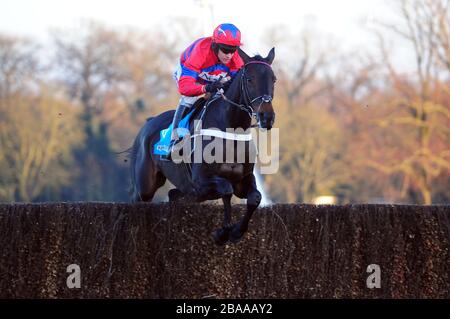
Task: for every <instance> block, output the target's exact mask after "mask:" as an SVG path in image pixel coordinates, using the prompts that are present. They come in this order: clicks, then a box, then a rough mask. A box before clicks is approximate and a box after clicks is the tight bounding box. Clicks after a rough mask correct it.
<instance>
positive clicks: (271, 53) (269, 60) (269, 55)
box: [265, 48, 275, 64]
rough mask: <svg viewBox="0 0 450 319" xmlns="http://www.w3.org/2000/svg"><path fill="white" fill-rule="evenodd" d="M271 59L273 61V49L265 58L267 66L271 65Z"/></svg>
mask: <svg viewBox="0 0 450 319" xmlns="http://www.w3.org/2000/svg"><path fill="white" fill-rule="evenodd" d="M273 59H275V48H272V50H270V52H269V54H268V55H267V57H266V58H265V60H266V62H267V63H269V64H272V62H273Z"/></svg>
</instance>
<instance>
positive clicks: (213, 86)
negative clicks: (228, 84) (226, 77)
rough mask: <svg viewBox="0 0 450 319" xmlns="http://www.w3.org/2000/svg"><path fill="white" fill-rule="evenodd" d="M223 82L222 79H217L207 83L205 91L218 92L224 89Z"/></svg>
mask: <svg viewBox="0 0 450 319" xmlns="http://www.w3.org/2000/svg"><path fill="white" fill-rule="evenodd" d="M223 86H224V85H223V83H220V81H216V82H213V83H210V84H206V85H205V92H209V93H216V92H217V90H219V89H222V88H223Z"/></svg>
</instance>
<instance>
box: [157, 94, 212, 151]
mask: <svg viewBox="0 0 450 319" xmlns="http://www.w3.org/2000/svg"><path fill="white" fill-rule="evenodd" d="M206 102H207V100H206V99H205V98H203V97H202V98H200V99H198V100H197V101H196V102H195V103H194V105H193V106H192V108H191V109H186V110H185V114H183V118H182V119H181V121H180V123H179V124H178V128H177V134H178V136H179V137H180V140H181V139H182V138H183V137H184V136H186V135H187V134H189V133H190V132H189V125H190V123H191V120H192V119H193V118H195V115H196V114H197V113H198V112H200V110H201V109H202V108H203V106H204V105H205V103H206ZM172 129H173V128H172V124H170V125H169V127H167V128H165V129H163V130H161V131H160V132H159V136H160V137H159V140H158V142H156V143H155V145H154V147H153V154H155V155H167V154H169V152H170V136H171V135H172Z"/></svg>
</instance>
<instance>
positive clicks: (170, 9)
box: [0, 0, 384, 49]
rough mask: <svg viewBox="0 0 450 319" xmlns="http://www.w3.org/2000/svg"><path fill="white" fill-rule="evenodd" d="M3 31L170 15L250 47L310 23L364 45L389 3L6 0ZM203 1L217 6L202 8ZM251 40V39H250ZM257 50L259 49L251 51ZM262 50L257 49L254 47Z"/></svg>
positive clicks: (0, 17) (148, 21)
mask: <svg viewBox="0 0 450 319" xmlns="http://www.w3.org/2000/svg"><path fill="white" fill-rule="evenodd" d="M0 1H1V2H3V3H2V4H1V5H0V31H3V32H8V33H17V34H26V35H31V36H36V37H39V38H40V37H45V35H46V34H47V31H48V29H49V28H51V27H69V28H72V27H76V26H77V24H78V23H79V22H80V20H81V19H83V18H84V19H85V18H89V19H95V20H98V21H101V22H104V23H106V24H107V25H113V26H122V25H127V26H134V27H137V28H140V29H144V30H145V29H149V28H151V26H152V25H154V24H156V23H158V22H161V21H164V20H167V18H169V17H190V18H194V19H196V20H199V23H201V21H204V22H205V24H206V25H207V26H210V27H206V29H207V32H208V34H207V35H209V33H210V32H211V31H210V30H209V29H212V28H213V26H215V25H216V24H218V23H221V22H230V23H234V24H236V25H237V26H238V27H239V28H240V29H241V31H242V34H243V40H244V43H247V44H248V45H249V46H254V45H256V44H257V43H258V41H257V40H255V39H257V38H258V39H259V37H261V36H262V31H263V30H264V29H265V28H266V27H268V26H270V25H273V24H280V23H283V24H286V25H288V26H289V28H291V29H292V30H294V31H295V30H298V29H300V28H301V27H303V26H304V24H305V22H307V23H309V24H311V23H313V24H314V25H315V27H316V28H318V29H319V30H321V31H324V32H326V33H330V34H334V35H336V36H338V37H340V38H342V39H343V40H344V41H346V42H347V41H348V43H349V44H355V43H356V44H357V43H364V41H365V39H364V35H363V34H362V33H361V31H362V26H361V21H367V19H370V18H372V17H375V18H376V17H377V16H380V15H381V14H382V12H383V10H382V7H383V2H384V0H340V1H336V0H313V1H312V0H297V1H292V0H271V1H265V0H264V1H262V0H260V1H248V0H245V1H244V0H226V1H225V0H164V1H149V0H0ZM202 3H210V4H212V6H213V13H212V16H213V18H214V21H212V22H211V12H210V10H205V9H202V7H201V4H202ZM249 38H250V39H249ZM251 49H253V48H251ZM254 49H257V48H254Z"/></svg>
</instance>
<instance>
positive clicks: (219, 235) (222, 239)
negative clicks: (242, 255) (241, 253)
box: [212, 228, 230, 246]
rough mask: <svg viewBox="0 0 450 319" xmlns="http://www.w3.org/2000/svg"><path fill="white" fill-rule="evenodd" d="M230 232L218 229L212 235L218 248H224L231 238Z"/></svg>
mask: <svg viewBox="0 0 450 319" xmlns="http://www.w3.org/2000/svg"><path fill="white" fill-rule="evenodd" d="M229 234H230V233H229V231H226V230H224V229H223V228H221V229H217V230H215V231H214V232H213V233H212V237H213V239H214V242H215V243H216V245H217V246H223V245H225V244H226V243H227V241H228V237H229Z"/></svg>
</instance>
